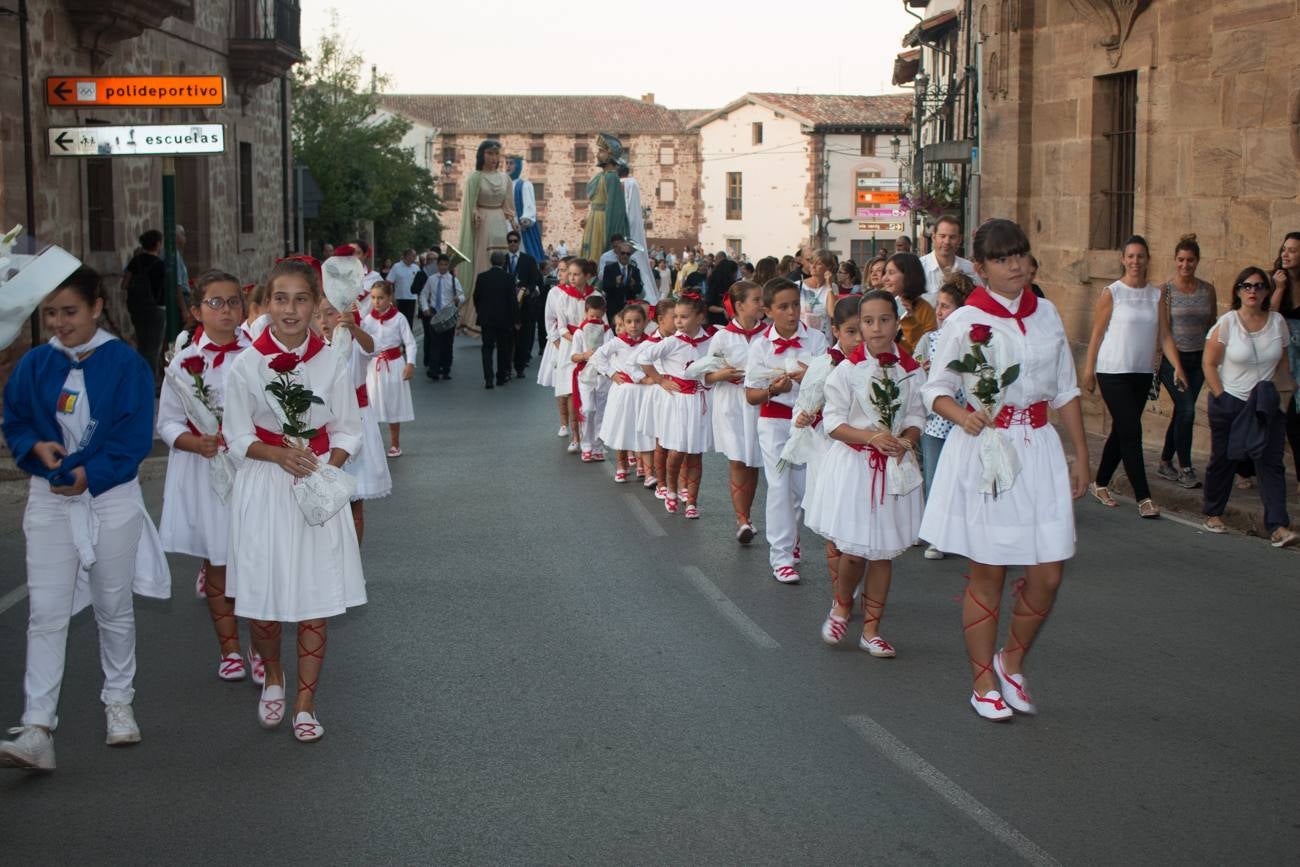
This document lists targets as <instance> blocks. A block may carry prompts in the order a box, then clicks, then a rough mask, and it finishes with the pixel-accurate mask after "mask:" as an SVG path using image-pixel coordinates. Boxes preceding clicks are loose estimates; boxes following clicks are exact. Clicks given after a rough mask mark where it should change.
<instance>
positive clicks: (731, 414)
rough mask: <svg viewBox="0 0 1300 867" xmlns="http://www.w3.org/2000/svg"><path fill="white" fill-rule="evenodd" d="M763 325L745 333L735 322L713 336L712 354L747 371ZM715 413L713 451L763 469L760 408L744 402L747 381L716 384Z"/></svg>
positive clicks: (713, 408) (711, 396) (713, 406)
mask: <svg viewBox="0 0 1300 867" xmlns="http://www.w3.org/2000/svg"><path fill="white" fill-rule="evenodd" d="M762 330H763V329H762V327H761V326H760V327H759V328H758V329H756V330H755V331H753V332H750V333H746V332H745V331H744V330H743V329H742V328H741V327H740V326H739V325H737V324H736V323H735V322H734V321H733V322H730V323H728V324H727V326H726V327H725V328H722V329H721V330H719V331H718V333H717V334H715V335H713V342H712V343H711V344H710V345H709V351H710V352H712V353H715V354H716V353H718V352H722V353H723V354H724V355H726V357H727V361H728V363H729V364H730V365H731V366H732V367H735V368H737V369H738V370H744V368H745V364H746V362H747V361H748V359H749V344H750V342H751V341H752V340H753V339H754V336H755V335H757V334H759V333H760V332H761V331H762ZM709 400H710V406H709V409H710V410H711V412H712V414H713V448H714V450H715V451H719V452H721V453H722V454H724V455H726V456H727V460H729V461H737V462H739V463H742V464H744V465H745V466H747V467H761V466H762V465H763V454H762V452H761V451H760V450H759V447H758V407H757V406H751V405H750V403H749V401H747V400H745V384H744V382H743V381H742V382H739V383H733V382H717V383H714V384H713V393H712V394H711V395H710V396H709Z"/></svg>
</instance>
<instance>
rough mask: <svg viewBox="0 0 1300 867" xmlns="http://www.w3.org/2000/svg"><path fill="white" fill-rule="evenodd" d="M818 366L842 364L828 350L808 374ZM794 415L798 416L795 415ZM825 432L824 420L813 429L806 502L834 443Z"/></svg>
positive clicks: (806, 477) (815, 360) (812, 496)
mask: <svg viewBox="0 0 1300 867" xmlns="http://www.w3.org/2000/svg"><path fill="white" fill-rule="evenodd" d="M835 349H836V351H839V352H840V355H841V356H843V354H844V353H843V351H842V350H841V349H840V346H839V344H836V345H835ZM819 364H827V365H830V366H831V367H838V366H840V365H841V364H843V360H842V359H841V360H840V361H836V360H835V359H833V358H832V357H831V355H830V350H827V352H826V355H823V356H821V357H820V358H817V359H813V363H812V364H810V365H808V371H809V374H812V372H813V367H814V366H816V365H819ZM823 414H824V407H823ZM796 415H798V414H797V413H796ZM826 430H827V428H826V421H825V419H824V418H823V420H822V423H821V424H819V425H817V426H816V427H815V428H813V432H814V437H815V440H814V441H815V442H816V444H817V451H816V453H815V454H814V455H813V457H811V458H809V460H808V463H807V464H805V465H804V485H803V489H804V493H803V495H804V500H805V501H807V502H812V500H813V498H814V497H816V496H817V482H818V481H819V480H820V479H822V478H823V477H824V475H825V474H824V473H822V472H821V467H822V460H823V458H825V457H826V454H827V453H828V452H829V451H830V448H831V443H832V442H834V441H833V440H832V439H831V438H830V437H829V436H828V435H827V434H826Z"/></svg>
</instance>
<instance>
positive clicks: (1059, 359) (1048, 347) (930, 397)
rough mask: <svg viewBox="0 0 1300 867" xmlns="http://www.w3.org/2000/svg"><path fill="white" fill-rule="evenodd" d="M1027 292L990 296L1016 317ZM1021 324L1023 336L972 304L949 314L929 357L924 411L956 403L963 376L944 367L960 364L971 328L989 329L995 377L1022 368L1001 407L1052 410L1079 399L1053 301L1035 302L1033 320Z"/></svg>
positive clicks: (1016, 328)
mask: <svg viewBox="0 0 1300 867" xmlns="http://www.w3.org/2000/svg"><path fill="white" fill-rule="evenodd" d="M1028 291H1029V290H1028V289H1026V290H1023V291H1022V292H1021V293H1020V295H1019V296H1017V297H1016V298H1015V300H1013V301H1007V300H1006V299H1005V298H1002V297H1001V296H1000V295H997V294H996V293H993V292H990V293H989V294H990V295H991V296H992V297H993V299H994V300H995V301H997V302H998V303H1000V304H1002V305H1003V306H1004V307H1006V308H1007V309H1008V310H1010V311H1012V312H1015V311H1016V310H1018V309H1019V307H1020V302H1021V301H1022V300H1023V299H1024V297H1025V293H1026V292H1028ZM1022 321H1023V322H1024V325H1025V333H1023V334H1022V333H1021V332H1020V328H1019V326H1018V325H1017V324H1016V320H1014V319H1004V318H1002V317H1000V316H993V315H990V314H988V313H985V312H984V311H983V310H980V309H979V308H977V307H971V306H970V305H967V306H965V307H959V308H957V309H956V310H954V311H953V312H952V313H950V314H948V318H947V319H946V320H944V323H943V328H942V329H941V330H940V331H939V345H938V347H937V348H936V349H935V352H934V355H933V356H931V358H930V375H929V379H928V380H926V383H925V387H924V388H923V389H922V399H923V400H924V402H925V407H926V409H927V410H930V411H933V410H934V402H935V400H937V399H938V398H940V397H950V398H952V399H953V400H958V395H959V394H960V393H961V390H962V375H961V374H960V373H957V372H956V371H952V370H949V369H948V362H950V361H960V360H961V359H962V358H964V357H965V356H966V353H967V352H969V351H970V329H971V326H972V325H987V326H989V327H990V328H992V329H993V340H992V341H991V343H990V345H989V349H988V350H986V352H987V353H988V354H989V355H991V357H992V360H993V362H994V364H995V366H996V367H997V369H998V371H999V372H1001V371H1004V370H1006V369H1007V368H1008V367H1010V366H1011V365H1013V364H1019V365H1020V375H1019V376H1018V377H1016V381H1015V382H1013V383H1011V384H1010V385H1009V386H1007V389H1006V393H1005V394H1004V395H1003V399H1004V403H1007V404H1010V405H1011V406H1015V407H1018V408H1020V409H1026V408H1028V407H1030V406H1032V405H1033V404H1035V403H1038V402H1039V401H1043V400H1045V401H1047V402H1048V404H1050V405H1051V407H1052V409H1060V408H1061V407H1063V406H1065V405H1066V404H1067V403H1069V402H1070V401H1072V400H1074V399H1075V398H1076V397H1078V396H1079V380H1078V377H1077V376H1076V374H1075V371H1074V353H1073V352H1071V351H1070V341H1069V339H1068V338H1067V337H1066V335H1065V326H1064V325H1063V324H1062V323H1061V316H1060V314H1059V313H1057V312H1056V307H1055V306H1054V305H1053V304H1052V302H1051V301H1048V300H1047V299H1045V298H1039V299H1038V308H1037V309H1036V310H1035V311H1034V313H1033V315H1031V316H1027V317H1026V318H1025V319H1024V320H1022Z"/></svg>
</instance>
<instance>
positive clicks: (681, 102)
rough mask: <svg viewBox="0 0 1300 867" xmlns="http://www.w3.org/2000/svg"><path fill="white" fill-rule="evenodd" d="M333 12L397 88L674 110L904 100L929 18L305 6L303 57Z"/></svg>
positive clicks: (878, 5)
mask: <svg viewBox="0 0 1300 867" xmlns="http://www.w3.org/2000/svg"><path fill="white" fill-rule="evenodd" d="M331 10H333V11H336V12H337V14H338V18H339V24H340V29H341V30H343V31H344V32H345V33H346V34H347V38H348V40H349V41H350V43H351V46H352V48H353V49H354V50H355V51H357V52H358V53H360V54H361V55H362V56H363V57H365V59H366V62H367V63H368V64H371V63H373V64H376V65H378V67H379V71H380V72H381V73H385V74H387V75H388V76H389V77H390V78H391V79H392V83H391V85H390V87H389V89H388V90H389V92H392V93H521V94H522V93H532V94H621V95H624V96H631V97H640V96H641V94H643V93H654V95H655V101H656V102H658V103H659V104H661V105H666V106H668V107H669V108H717V107H720V106H722V105H725V104H726V103H728V102H730V101H731V100H733V99H735V98H736V97H738V96H740V95H741V94H743V93H745V92H746V91H778V92H791V93H793V92H799V93H854V94H875V93H890V92H897V91H898V88H895V87H893V86H891V85H890V83H889V80H890V78H891V76H892V74H893V68H894V56H895V55H896V54H897V53H898V52H899V51H901V50H902V45H901V40H902V38H903V36H904V34H906V33H907V32H908V31H909V30H910V29H911V28H912V27H913V26H914V25H915V24H916V23H917V19H916V18H914V17H912V16H911V15H908V14H907V12H905V11H904V9H903V0H819V2H816V3H810V4H807V5H801V4H792V3H788V2H781V3H777V2H775V0H759V2H754V3H740V2H736V0H652V2H649V3H645V4H641V3H623V4H615V3H608V2H605V3H596V2H592V0H571V2H562V3H555V2H551V3H547V2H536V0H531V2H517V0H502V2H497V3H481V4H480V3H476V2H473V0H470V2H465V0H460V2H456V3H450V4H444V3H430V2H428V0H304V2H303V4H302V41H303V50H304V51H305V52H308V53H310V52H311V51H312V49H313V48H314V47H315V45H316V41H317V39H318V37H319V35H320V33H321V32H322V31H323V30H324V29H325V28H326V27H327V26H328V23H329V18H330V15H331ZM452 10H454V11H452ZM614 12H617V13H618V14H620V15H621V16H622V17H623V19H624V21H625V22H626V23H625V24H624V25H622V26H621V27H619V26H618V25H614V24H613V23H611V17H612V13H614Z"/></svg>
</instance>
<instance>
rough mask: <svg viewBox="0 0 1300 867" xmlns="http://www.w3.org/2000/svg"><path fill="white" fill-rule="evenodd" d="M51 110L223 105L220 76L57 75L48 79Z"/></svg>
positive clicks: (222, 83) (224, 95) (46, 80)
mask: <svg viewBox="0 0 1300 867" xmlns="http://www.w3.org/2000/svg"><path fill="white" fill-rule="evenodd" d="M45 102H46V104H47V105H52V106H56V107H57V106H61V105H62V106H80V105H97V106H100V107H102V108H141V107H143V108H187V107H200V106H213V105H224V104H225V102H226V81H225V79H224V78H222V77H221V76H220V75H121V76H119V75H54V76H50V77H49V78H47V79H45Z"/></svg>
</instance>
